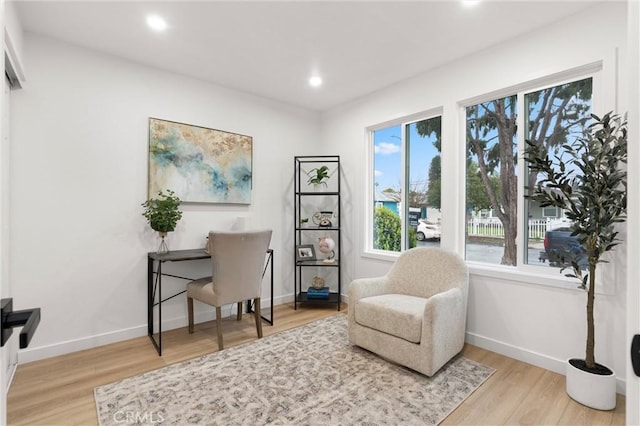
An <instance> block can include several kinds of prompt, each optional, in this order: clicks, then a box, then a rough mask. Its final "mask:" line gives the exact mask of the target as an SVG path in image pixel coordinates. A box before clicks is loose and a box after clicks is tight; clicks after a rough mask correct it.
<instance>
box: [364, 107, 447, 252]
mask: <svg viewBox="0 0 640 426" xmlns="http://www.w3.org/2000/svg"><path fill="white" fill-rule="evenodd" d="M440 133H441V117H440V116H435V117H430V118H425V119H421V120H417V121H415V120H406V121H399V122H397V123H395V124H392V125H388V126H386V127H382V128H377V129H375V130H371V131H370V141H371V152H372V159H373V161H372V169H373V174H372V176H373V179H372V182H371V185H372V188H371V191H372V203H371V209H372V211H371V215H372V216H371V217H372V218H373V220H372V221H371V223H372V226H371V229H370V230H369V235H370V239H371V244H370V247H371V248H372V249H374V250H380V251H385V252H400V251H402V249H403V248H404V249H408V248H412V247H416V246H439V245H440Z"/></svg>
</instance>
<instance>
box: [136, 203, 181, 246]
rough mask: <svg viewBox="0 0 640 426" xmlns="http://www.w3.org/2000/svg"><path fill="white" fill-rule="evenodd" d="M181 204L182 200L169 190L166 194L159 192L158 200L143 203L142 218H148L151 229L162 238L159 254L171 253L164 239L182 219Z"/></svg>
mask: <svg viewBox="0 0 640 426" xmlns="http://www.w3.org/2000/svg"><path fill="white" fill-rule="evenodd" d="M180 203H181V201H180V198H178V197H177V196H176V194H175V192H173V191H171V190H167V192H166V193H164V191H160V192H158V198H150V199H148V200H147V201H145V202H144V203H142V206H143V207H144V213H142V216H144V217H146V218H147V222H149V225H150V226H151V229H153V230H154V231H158V232H159V234H160V238H162V241H161V242H160V247H159V248H158V253H167V252H168V251H169V247H168V246H167V243H166V241H165V240H164V238H165V237H166V236H167V232H171V231H173V230H174V229H175V228H176V224H177V223H178V221H179V220H180V219H181V218H182V212H181V211H180V210H179V209H178V207H179V206H180Z"/></svg>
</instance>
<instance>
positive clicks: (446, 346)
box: [348, 248, 469, 376]
mask: <svg viewBox="0 0 640 426" xmlns="http://www.w3.org/2000/svg"><path fill="white" fill-rule="evenodd" d="M468 285H469V284H468V272H467V267H466V265H465V263H464V261H463V260H462V259H461V258H460V257H459V256H457V255H456V254H453V253H450V252H447V251H445V250H442V249H439V248H414V249H411V250H408V251H406V252H403V253H402V254H401V255H400V256H399V257H398V260H397V261H396V263H395V264H394V265H393V266H392V267H391V269H390V270H389V272H388V273H387V274H386V275H385V276H382V277H377V278H362V279H356V280H354V281H352V282H351V285H350V286H349V293H348V294H349V310H348V318H349V319H348V324H349V326H348V330H349V341H350V342H351V343H353V344H354V345H357V346H360V347H362V348H365V349H368V350H370V351H372V352H375V353H376V354H378V355H380V356H381V357H383V358H386V359H389V360H391V361H393V362H396V363H398V364H401V365H404V366H406V367H408V368H411V369H413V370H416V371H418V372H420V373H422V374H426V375H427V376H432V375H433V374H435V373H436V372H437V371H438V370H439V369H440V367H442V366H443V365H444V364H445V363H446V362H447V361H449V360H450V359H451V358H453V357H454V356H455V355H456V354H457V353H459V352H460V351H461V350H462V347H463V346H464V337H465V322H466V316H467V293H468Z"/></svg>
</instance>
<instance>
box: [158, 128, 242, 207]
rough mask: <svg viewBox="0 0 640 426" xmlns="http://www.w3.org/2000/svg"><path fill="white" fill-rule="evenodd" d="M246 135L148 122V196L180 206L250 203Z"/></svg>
mask: <svg viewBox="0 0 640 426" xmlns="http://www.w3.org/2000/svg"><path fill="white" fill-rule="evenodd" d="M252 144H253V139H252V138H251V136H245V135H240V134H237V133H229V132H224V131H221V130H214V129H208V128H206V127H199V126H193V125H190V124H183V123H176V122H173V121H167V120H160V119H157V118H149V192H148V196H149V197H152V196H154V195H156V194H157V193H158V192H159V191H161V190H166V189H171V190H173V191H174V192H175V193H176V195H177V196H178V197H180V199H181V200H182V201H183V202H188V203H189V202H190V203H229V204H250V203H251V165H252V164H251V161H252Z"/></svg>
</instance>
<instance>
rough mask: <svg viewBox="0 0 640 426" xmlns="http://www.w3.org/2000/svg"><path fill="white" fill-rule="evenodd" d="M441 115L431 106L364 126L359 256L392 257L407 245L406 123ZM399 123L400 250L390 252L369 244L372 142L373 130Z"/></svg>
mask: <svg viewBox="0 0 640 426" xmlns="http://www.w3.org/2000/svg"><path fill="white" fill-rule="evenodd" d="M438 116H440V117H443V108H442V107H437V108H431V109H428V110H424V111H421V112H418V113H415V114H410V115H406V116H402V117H399V118H396V119H393V120H389V121H385V122H382V123H378V124H374V125H370V126H367V127H366V128H365V133H366V138H365V140H366V143H367V147H366V152H367V161H366V167H367V181H366V188H367V195H366V197H365V203H366V207H365V209H366V212H367V214H366V218H365V225H364V226H365V229H364V231H365V232H364V245H363V247H364V250H363V253H362V256H363V257H367V258H372V259H379V260H395V259H397V257H398V256H399V255H400V253H402V252H403V251H406V250H407V249H406V248H405V247H406V246H407V242H406V238H407V223H408V221H409V217H408V214H409V213H408V212H409V206H408V203H407V202H406V196H407V190H406V185H407V183H406V180H407V164H406V162H407V146H406V145H407V141H406V126H408V125H410V124H412V123H416V122H419V121H422V120H429V119H431V118H435V117H438ZM394 126H400V128H401V139H400V148H401V152H400V158H401V160H400V169H401V171H402V175H401V176H400V187H401V188H402V194H401V197H400V209H399V213H400V247H401V249H400V251H399V252H393V251H388V250H380V249H376V248H374V247H373V212H374V207H375V185H374V183H375V176H374V174H375V171H374V157H375V146H374V137H373V134H374V132H375V131H377V130H382V129H386V128H388V127H394ZM440 156H441V157H442V152H440Z"/></svg>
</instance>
